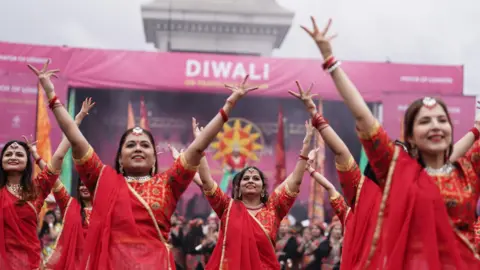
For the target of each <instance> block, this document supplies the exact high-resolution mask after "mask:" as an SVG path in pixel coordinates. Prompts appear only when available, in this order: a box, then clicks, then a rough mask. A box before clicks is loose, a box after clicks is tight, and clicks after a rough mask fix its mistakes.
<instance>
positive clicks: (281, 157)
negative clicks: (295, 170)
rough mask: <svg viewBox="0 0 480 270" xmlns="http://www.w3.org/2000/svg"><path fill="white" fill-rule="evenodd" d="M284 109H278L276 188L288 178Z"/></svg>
mask: <svg viewBox="0 0 480 270" xmlns="http://www.w3.org/2000/svg"><path fill="white" fill-rule="evenodd" d="M284 121H285V119H284V118H283V111H282V107H280V108H279V109H278V122H277V126H278V132H277V145H276V147H275V161H276V166H275V168H276V170H275V186H274V187H276V186H278V185H280V184H281V183H282V182H283V180H285V178H287V172H286V170H287V161H286V157H285V134H284V133H285V130H284Z"/></svg>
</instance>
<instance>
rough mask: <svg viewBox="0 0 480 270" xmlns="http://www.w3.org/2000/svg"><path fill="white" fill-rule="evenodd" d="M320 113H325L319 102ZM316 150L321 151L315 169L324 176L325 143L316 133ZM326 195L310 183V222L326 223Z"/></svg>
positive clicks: (314, 182)
mask: <svg viewBox="0 0 480 270" xmlns="http://www.w3.org/2000/svg"><path fill="white" fill-rule="evenodd" d="M318 113H323V105H322V101H319V102H318ZM315 148H318V149H319V150H318V151H317V152H316V157H315V164H314V166H315V167H314V169H315V170H316V171H317V172H319V173H320V174H324V171H325V142H324V141H323V139H322V136H320V133H319V132H315ZM324 194H325V190H324V188H323V187H322V185H320V184H319V183H317V181H315V180H314V179H312V180H311V181H310V196H309V198H308V203H309V207H308V217H309V219H310V220H316V221H320V222H323V221H325V211H324V200H323V199H324Z"/></svg>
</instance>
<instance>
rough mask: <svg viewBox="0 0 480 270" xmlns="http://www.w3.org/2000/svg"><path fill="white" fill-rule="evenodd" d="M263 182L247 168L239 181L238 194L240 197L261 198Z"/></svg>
mask: <svg viewBox="0 0 480 270" xmlns="http://www.w3.org/2000/svg"><path fill="white" fill-rule="evenodd" d="M263 188H264V187H263V180H262V177H261V176H260V173H259V172H258V171H257V170H255V169H254V168H249V169H247V170H246V171H245V173H244V174H243V177H242V179H241V180H240V193H241V194H242V196H259V197H260V196H261V194H262V192H263Z"/></svg>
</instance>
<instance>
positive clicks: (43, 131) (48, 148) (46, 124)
mask: <svg viewBox="0 0 480 270" xmlns="http://www.w3.org/2000/svg"><path fill="white" fill-rule="evenodd" d="M37 91H38V96H37V130H36V134H35V135H36V136H35V137H36V140H37V151H38V154H39V155H40V157H42V159H43V160H44V161H45V162H46V163H49V162H50V160H51V159H52V144H51V141H50V130H51V128H52V127H51V126H50V119H49V117H48V109H47V104H46V102H45V98H44V96H43V95H44V94H43V88H42V86H41V84H40V82H39V83H38V84H37ZM40 171H41V170H40V167H38V166H35V170H34V177H36V176H37V174H38V173H40ZM47 211H48V208H47V203H44V204H43V207H42V210H41V211H40V213H39V216H38V220H39V222H38V226H39V228H40V227H41V226H42V224H43V217H44V216H45V213H46V212H47Z"/></svg>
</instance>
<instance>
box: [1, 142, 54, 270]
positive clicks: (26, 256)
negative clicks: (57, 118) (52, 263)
mask: <svg viewBox="0 0 480 270" xmlns="http://www.w3.org/2000/svg"><path fill="white" fill-rule="evenodd" d="M1 156H2V163H1V165H0V205H1V207H0V217H1V220H0V269H2V270H3V269H5V270H24V269H25V270H31V269H39V268H40V266H41V258H40V241H39V239H38V236H37V227H38V224H37V223H38V213H40V210H41V209H42V206H43V203H44V200H45V198H46V197H47V196H48V194H49V193H50V191H51V189H52V187H53V185H54V183H55V181H56V180H57V179H58V171H57V170H54V169H53V168H52V166H51V165H47V166H45V168H44V169H43V170H42V172H40V173H39V174H38V175H37V177H35V179H33V180H32V171H33V164H32V161H31V159H30V158H29V156H30V150H29V146H28V144H27V143H24V142H20V141H9V142H7V143H6V144H5V146H4V147H3V149H2V153H1ZM62 159H63V156H61V155H60V153H59V152H57V151H56V152H55V153H54V154H53V156H52V162H55V160H57V161H58V160H62ZM36 162H37V163H40V162H41V159H36Z"/></svg>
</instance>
